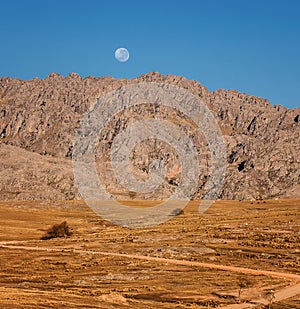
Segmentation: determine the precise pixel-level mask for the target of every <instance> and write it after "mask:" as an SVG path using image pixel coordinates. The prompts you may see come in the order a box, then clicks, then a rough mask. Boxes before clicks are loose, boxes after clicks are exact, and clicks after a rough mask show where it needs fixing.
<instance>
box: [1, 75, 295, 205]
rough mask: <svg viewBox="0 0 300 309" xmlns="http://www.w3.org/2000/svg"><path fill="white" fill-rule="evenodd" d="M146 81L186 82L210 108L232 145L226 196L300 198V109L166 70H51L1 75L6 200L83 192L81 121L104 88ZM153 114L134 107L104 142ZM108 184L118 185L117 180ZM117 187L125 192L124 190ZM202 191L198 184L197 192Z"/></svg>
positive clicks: (63, 196)
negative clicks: (78, 158) (76, 172)
mask: <svg viewBox="0 0 300 309" xmlns="http://www.w3.org/2000/svg"><path fill="white" fill-rule="evenodd" d="M141 81H143V82H145V81H156V82H165V83H169V84H172V85H176V86H179V87H183V88H185V89H188V90H189V91H190V92H191V93H193V94H194V95H196V96H198V97H199V98H200V99H201V100H202V101H203V102H205V103H206V104H207V106H208V107H209V108H210V109H211V111H212V112H213V114H214V116H215V118H216V119H217V121H218V123H219V126H220V128H221V130H222V133H223V136H224V139H225V141H226V144H227V162H228V166H227V173H226V179H225V182H224V185H223V188H222V191H221V193H220V197H221V198H224V199H251V198H276V197H296V196H298V197H299V196H300V172H299V171H300V145H299V141H300V109H299V108H298V109H294V110H289V109H287V108H285V107H282V106H272V105H271V104H270V103H269V102H268V101H267V100H265V99H262V98H258V97H254V96H250V95H247V94H242V93H239V92H237V91H233V90H217V91H215V92H210V91H208V90H207V89H206V88H205V87H203V86H201V85H200V84H199V83H198V82H195V81H189V80H186V79H185V78H182V77H177V76H172V75H168V76H163V75H161V74H159V73H149V74H146V75H142V76H141V77H139V78H135V79H132V80H126V79H119V80H117V79H114V78H112V77H102V78H94V77H87V78H81V77H80V76H79V75H78V74H74V73H72V74H70V75H69V76H67V77H62V76H60V75H58V74H55V73H52V74H50V75H49V76H48V77H47V78H46V79H44V80H40V79H32V80H29V81H22V80H18V79H12V78H7V77H5V78H1V79H0V155H1V163H0V174H1V179H0V199H34V198H36V199H43V198H46V199H72V198H76V197H78V194H77V192H76V188H75V186H74V184H73V173H72V164H71V156H72V142H73V139H74V133H75V129H76V127H77V125H78V123H79V121H80V119H82V117H83V115H85V114H86V113H87V112H88V111H89V110H91V109H92V108H93V106H94V105H95V103H96V101H97V99H98V98H100V97H101V96H102V95H103V94H105V93H108V92H109V91H111V90H114V89H117V88H119V87H120V86H122V85H126V84H129V83H137V82H141ZM148 112H149V111H148V110H137V111H135V112H133V111H128V112H127V114H126V113H125V114H124V115H121V116H120V119H119V121H116V122H111V123H110V124H111V127H110V128H109V129H107V130H106V132H105V133H104V135H103V136H102V137H103V143H104V144H103V145H104V146H103V147H104V148H105V147H107V145H110V144H111V142H112V139H113V137H114V136H115V135H116V133H117V132H119V130H120V128H125V127H126V126H127V124H128V122H129V119H130V118H132V117H136V116H137V117H141V116H143V115H144V113H148ZM149 113H150V112H149ZM160 113H161V114H162V118H168V115H169V111H167V110H164V109H163V108H161V109H160ZM150 114H151V113H150ZM152 116H153V115H152ZM175 121H177V123H180V117H179V115H175ZM116 125H117V126H118V127H116ZM105 145H106V146H105ZM147 147H149V145H148V146H147ZM147 147H145V149H148V148H147ZM145 151H146V150H145ZM147 151H149V149H148V150H147ZM154 152H158V150H157V149H155V150H154ZM140 154H141V155H143V152H142V151H140ZM156 155H158V154H157V153H156ZM134 161H135V163H136V164H137V165H140V167H141V166H142V165H143V164H144V162H141V159H140V158H138V157H136V158H135V159H134ZM142 163H143V164H142ZM103 164H104V163H103ZM100 168H101V166H100ZM143 168H144V170H145V166H143ZM137 175H138V172H137ZM138 176H139V175H138ZM141 177H142V176H141ZM108 178H109V177H108ZM202 185H203V184H202ZM108 186H110V187H111V186H114V181H112V183H109V184H108ZM116 187H117V185H116ZM117 190H119V191H120V190H121V191H122V190H123V191H124V192H125V193H126V190H125V189H124V188H119V187H117ZM171 191H172V186H166V188H165V189H164V194H165V193H168V192H171ZM164 194H163V197H165V195H164ZM201 194H202V191H201V188H200V183H199V190H198V191H197V192H196V193H195V195H194V198H199V197H201ZM166 196H167V195H166Z"/></svg>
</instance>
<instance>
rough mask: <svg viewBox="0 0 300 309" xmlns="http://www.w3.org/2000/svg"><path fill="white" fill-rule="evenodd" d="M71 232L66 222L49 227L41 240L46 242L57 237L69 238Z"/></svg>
mask: <svg viewBox="0 0 300 309" xmlns="http://www.w3.org/2000/svg"><path fill="white" fill-rule="evenodd" d="M71 235H72V232H71V230H70V228H69V226H68V224H67V222H66V221H64V222H62V223H60V224H54V225H53V226H51V227H50V228H49V229H48V230H47V232H46V234H45V235H44V236H42V237H41V239H42V240H47V239H51V238H58V237H66V236H68V237H69V236H71Z"/></svg>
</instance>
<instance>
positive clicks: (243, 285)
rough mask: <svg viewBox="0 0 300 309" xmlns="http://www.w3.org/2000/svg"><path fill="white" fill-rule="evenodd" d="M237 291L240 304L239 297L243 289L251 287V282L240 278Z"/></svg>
mask: <svg viewBox="0 0 300 309" xmlns="http://www.w3.org/2000/svg"><path fill="white" fill-rule="evenodd" d="M238 285H239V291H238V301H239V302H241V296H242V293H243V291H244V290H245V289H247V288H249V287H251V286H252V282H251V281H250V280H248V279H247V278H240V279H239V282H238Z"/></svg>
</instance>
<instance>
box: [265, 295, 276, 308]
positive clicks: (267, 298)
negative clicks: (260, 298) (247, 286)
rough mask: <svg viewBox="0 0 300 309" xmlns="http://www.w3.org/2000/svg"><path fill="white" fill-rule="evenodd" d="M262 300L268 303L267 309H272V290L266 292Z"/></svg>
mask: <svg viewBox="0 0 300 309" xmlns="http://www.w3.org/2000/svg"><path fill="white" fill-rule="evenodd" d="M264 298H265V299H266V300H267V301H268V302H269V307H268V308H269V309H271V308H272V304H273V301H274V299H275V294H274V291H273V290H268V291H266V292H265V293H264Z"/></svg>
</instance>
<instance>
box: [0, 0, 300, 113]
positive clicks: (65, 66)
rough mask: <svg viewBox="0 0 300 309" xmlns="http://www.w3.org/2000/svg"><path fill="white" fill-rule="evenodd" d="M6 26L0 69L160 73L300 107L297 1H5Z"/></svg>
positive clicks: (2, 72) (0, 25) (22, 74)
mask: <svg viewBox="0 0 300 309" xmlns="http://www.w3.org/2000/svg"><path fill="white" fill-rule="evenodd" d="M0 29H1V43H0V76H10V77H18V78H20V79H30V78H33V77H40V78H44V77H46V76H47V75H48V74H49V73H51V72H57V73H59V74H62V75H68V74H69V73H70V72H77V73H79V74H80V75H82V76H83V77H84V76H88V75H93V76H114V77H117V78H118V77H127V78H131V77H136V76H139V75H141V74H144V73H147V72H150V71H157V72H160V73H162V74H175V75H182V76H185V77H187V78H189V79H195V80H197V81H199V82H200V83H201V84H203V85H205V86H206V87H208V89H210V90H215V89H218V88H225V89H237V90H239V91H241V92H246V93H249V94H252V95H257V96H261V97H264V98H268V99H269V100H270V102H271V103H272V104H281V105H285V106H287V107H291V108H294V107H300V1H298V0H294V1H293V0H286V1H276V0H251V1H250V0H181V1H176V0H173V1H172V0H159V1H157V0H151V1H150V0H147V1H144V0H139V1H135V0H127V1H125V0H123V1H119V0H114V1H106V0H102V1H101V0H98V1H96V0H94V1H93V0H86V1H84V0H81V1H78V0H60V1H59V0H39V1H37V0H27V1H25V0H19V1H17V0H10V1H7V0H5V1H2V0H0ZM118 47H126V48H128V49H129V51H130V60H129V61H128V62H126V63H120V62H118V61H116V60H115V58H114V51H115V49H116V48H118Z"/></svg>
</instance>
